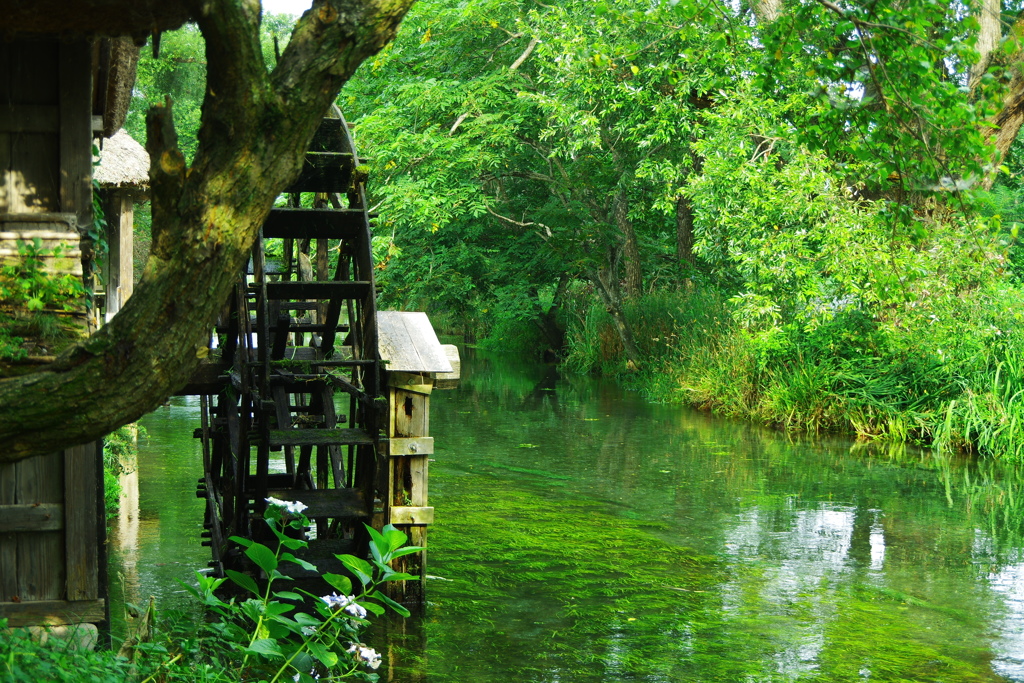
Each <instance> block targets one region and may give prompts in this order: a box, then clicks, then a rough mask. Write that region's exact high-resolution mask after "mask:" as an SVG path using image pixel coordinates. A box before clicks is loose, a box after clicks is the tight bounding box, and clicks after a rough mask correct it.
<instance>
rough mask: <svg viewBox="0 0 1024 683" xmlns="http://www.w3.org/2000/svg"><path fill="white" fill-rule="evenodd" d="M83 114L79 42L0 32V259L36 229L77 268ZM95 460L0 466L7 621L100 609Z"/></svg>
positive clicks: (85, 62)
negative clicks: (6, 36) (8, 36)
mask: <svg viewBox="0 0 1024 683" xmlns="http://www.w3.org/2000/svg"><path fill="white" fill-rule="evenodd" d="M91 114H92V49H91V47H90V45H89V44H88V43H87V42H85V41H79V42H61V41H58V40H56V39H38V40H19V41H3V40H0V263H3V262H6V261H8V260H10V259H12V258H14V257H16V256H17V255H18V242H19V241H24V242H29V243H31V242H32V241H33V239H34V238H39V239H40V241H41V242H42V246H43V247H45V248H47V249H48V250H50V251H51V252H52V249H53V247H55V246H57V245H58V244H62V245H64V246H65V249H66V251H65V252H64V254H63V255H62V256H61V258H56V259H55V258H52V257H51V258H50V260H49V263H48V267H49V268H51V269H52V270H56V271H59V272H70V273H75V274H80V273H81V272H82V264H81V258H82V256H81V238H80V235H81V232H80V230H81V228H82V227H83V226H88V225H89V224H90V222H91V216H92V186H91V181H90V175H91V172H92V116H91ZM83 311H84V307H83ZM54 428H55V429H57V428H59V425H54ZM101 459H102V447H101V446H99V445H97V444H87V445H84V446H79V447H76V448H72V449H68V450H66V451H64V452H61V453H54V454H51V455H46V456H40V457H36V458H29V459H27V460H23V461H21V462H17V463H13V464H8V465H0V618H7V619H8V620H9V622H10V624H11V625H12V626H22V625H56V624H73V623H81V622H91V623H96V622H101V621H104V620H105V614H106V603H105V596H106V582H105V578H104V577H105V570H104V561H103V560H104V557H103V551H102V548H103V542H102V535H103V532H104V527H103V522H102V520H103V508H102V506H103V496H102V494H101V492H102V486H103V479H102V462H101Z"/></svg>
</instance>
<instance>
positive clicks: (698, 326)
mask: <svg viewBox="0 0 1024 683" xmlns="http://www.w3.org/2000/svg"><path fill="white" fill-rule="evenodd" d="M1021 298H1022V297H1021V293H1020V292H1017V291H1015V290H1010V291H1007V290H1005V289H1004V290H1002V291H999V292H995V291H993V292H989V293H981V294H979V295H978V296H975V297H971V298H969V299H968V298H953V299H951V300H948V301H939V302H929V303H928V305H927V307H926V306H924V305H919V306H907V307H906V308H905V309H904V310H901V311H899V312H898V313H894V314H892V315H891V317H890V318H888V319H884V320H879V319H878V316H871V315H868V314H867V313H864V312H862V311H860V310H857V309H848V310H842V311H839V312H837V313H836V314H835V315H834V316H832V317H831V318H828V319H824V320H820V321H817V322H816V323H815V324H813V325H811V324H808V323H807V322H806V321H805V322H802V323H792V324H789V325H779V326H777V327H773V328H769V329H752V328H751V327H746V326H744V325H743V324H741V322H739V321H738V320H736V318H735V317H734V316H733V315H732V313H731V304H730V302H729V300H728V299H727V297H726V296H724V295H723V294H721V293H719V292H716V291H714V290H710V289H697V288H693V289H690V290H683V291H678V292H672V293H664V292H662V293H654V294H649V295H647V296H644V297H642V298H638V299H636V300H634V301H631V302H629V303H627V305H626V307H625V312H626V317H627V320H628V321H629V323H630V325H631V326H632V329H633V331H634V333H635V335H636V339H637V343H638V346H639V347H640V350H641V352H642V353H643V355H644V362H643V364H642V366H641V367H640V369H639V370H638V371H635V372H630V371H629V370H627V369H626V363H625V359H624V356H623V353H622V345H621V342H620V341H619V339H618V337H617V335H616V334H615V331H614V327H613V326H612V324H611V320H610V318H609V316H608V314H607V313H605V311H604V310H603V309H602V308H601V307H599V306H588V305H580V306H577V307H575V308H572V309H571V310H572V312H573V313H572V315H571V316H570V317H569V320H568V324H569V332H568V344H569V351H568V357H567V360H566V362H567V365H568V366H569V367H570V368H572V369H573V370H576V371H583V372H595V371H596V372H602V373H604V374H614V375H617V376H619V377H620V379H622V381H623V382H624V383H625V384H626V385H627V386H628V387H630V388H633V389H636V390H638V391H640V392H642V393H643V394H644V395H645V396H647V397H648V398H650V399H652V400H655V401H662V402H678V403H684V404H688V405H691V406H695V407H698V408H701V409H706V410H710V411H712V412H715V413H718V414H722V415H727V416H731V417H741V418H746V419H752V420H755V421H758V422H761V423H763V424H767V425H771V426H776V427H779V428H782V429H787V430H796V431H807V432H841V433H851V434H856V435H858V436H861V437H866V438H884V439H889V440H894V441H907V442H912V443H919V444H934V445H935V446H936V447H938V448H940V449H962V450H968V451H975V452H977V453H979V454H981V455H984V456H990V457H995V458H1000V459H1003V460H1007V461H1014V462H1021V461H1024V353H1022V352H1021V351H1020V350H1019V349H1020V345H1021V342H1022V341H1024V331H1018V330H1017V324H1018V321H1017V319H1016V318H1017V314H1016V313H1014V310H1015V309H1016V310H1019V308H1017V307H1016V303H1015V302H1017V303H1019V300H1020V299H1021ZM580 300H581V301H582V297H580Z"/></svg>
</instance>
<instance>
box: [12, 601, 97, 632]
mask: <svg viewBox="0 0 1024 683" xmlns="http://www.w3.org/2000/svg"><path fill="white" fill-rule="evenodd" d="M0 617H4V618H6V619H7V625H8V626H9V627H12V628H15V627H20V626H64V625H68V624H83V623H88V624H95V623H99V622H101V621H103V620H104V619H105V618H106V600H74V601H67V600H36V601H25V602H0Z"/></svg>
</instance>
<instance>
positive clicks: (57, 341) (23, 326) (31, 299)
mask: <svg viewBox="0 0 1024 683" xmlns="http://www.w3.org/2000/svg"><path fill="white" fill-rule="evenodd" d="M66 251H67V248H66V247H65V246H64V245H58V246H57V247H55V248H53V249H47V248H46V247H44V246H43V244H42V240H40V239H39V238H38V237H36V238H35V239H34V240H33V241H32V242H25V241H20V240H19V242H18V256H19V260H18V261H12V262H8V263H5V264H4V265H2V266H0V362H3V361H9V360H14V361H18V360H21V359H23V358H25V357H26V356H28V355H30V353H29V350H28V349H27V348H26V343H25V342H26V339H29V340H30V342H29V343H28V344H27V346H28V347H29V348H31V350H32V352H33V353H34V354H35V355H45V354H46V352H48V351H49V352H52V351H53V350H54V348H55V347H59V346H61V345H62V344H64V343H66V342H67V341H68V340H69V339H71V338H73V337H75V336H76V334H75V332H74V331H73V329H71V328H73V325H72V326H69V325H68V324H67V322H66V321H62V320H61V318H60V314H61V313H67V312H70V311H74V310H76V309H77V308H78V307H79V306H80V305H81V302H82V299H83V297H84V296H85V294H86V292H85V287H84V285H83V284H82V280H81V278H79V277H77V276H75V275H73V274H72V273H71V272H69V271H71V269H72V266H73V261H72V259H71V257H69V256H67V255H65V252H66ZM61 270H64V272H61ZM40 349H41V351H40Z"/></svg>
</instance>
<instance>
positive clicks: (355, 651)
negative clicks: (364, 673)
mask: <svg viewBox="0 0 1024 683" xmlns="http://www.w3.org/2000/svg"><path fill="white" fill-rule="evenodd" d="M345 652H348V653H349V654H351V655H352V656H353V658H355V659H356V660H358V661H361V662H362V663H363V664H365V665H366V666H368V667H370V668H371V669H376V668H377V667H378V666H380V654H378V653H377V651H376V650H374V649H373V648H369V647H366V646H365V645H363V644H362V643H351V644H350V645H349V646H348V649H347V650H345Z"/></svg>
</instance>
